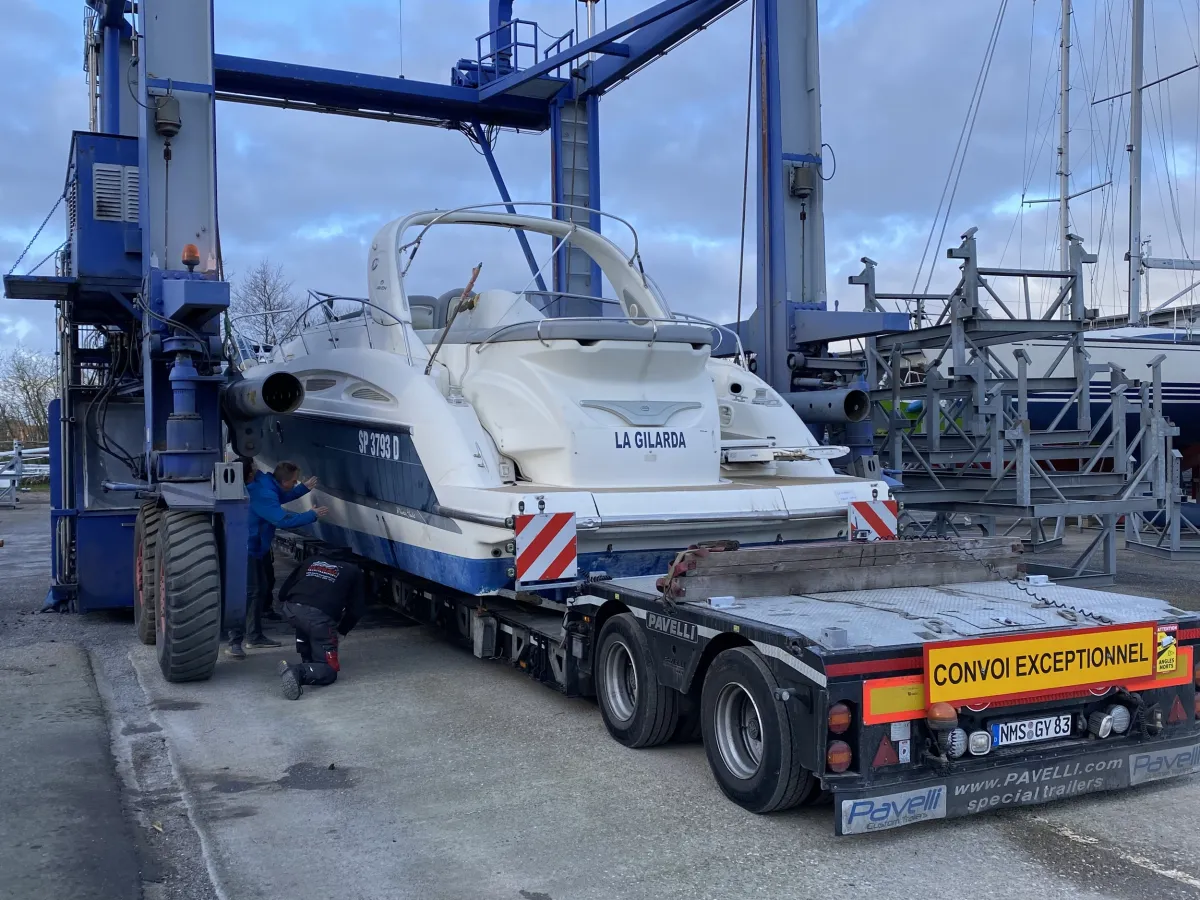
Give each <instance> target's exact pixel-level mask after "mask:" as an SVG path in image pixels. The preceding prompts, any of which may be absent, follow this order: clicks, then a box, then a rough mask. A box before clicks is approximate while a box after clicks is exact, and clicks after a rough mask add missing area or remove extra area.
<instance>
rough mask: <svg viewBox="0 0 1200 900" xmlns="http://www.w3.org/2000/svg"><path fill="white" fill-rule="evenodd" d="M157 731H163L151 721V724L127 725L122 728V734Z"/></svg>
mask: <svg viewBox="0 0 1200 900" xmlns="http://www.w3.org/2000/svg"><path fill="white" fill-rule="evenodd" d="M156 731H162V728H160V727H159V726H158V725H155V724H154V723H153V722H151V723H150V724H149V725H126V726H125V727H124V728H122V729H121V734H122V735H125V736H129V735H131V734H153V733H154V732H156Z"/></svg>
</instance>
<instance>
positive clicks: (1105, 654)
mask: <svg viewBox="0 0 1200 900" xmlns="http://www.w3.org/2000/svg"><path fill="white" fill-rule="evenodd" d="M1020 551H1021V545H1020V543H1019V542H1014V541H1011V540H1008V539H1002V538H975V539H969V540H950V541H947V540H932V541H884V542H877V543H855V542H849V541H836V542H835V541H831V542H821V543H810V544H799V545H776V546H771V547H758V548H751V549H742V548H738V547H737V546H736V545H733V544H730V545H721V544H718V545H715V546H707V547H705V546H701V547H694V548H692V549H690V550H688V551H685V552H683V553H681V554H679V556H678V557H677V558H676V560H675V562H674V564H673V565H672V567H671V570H670V571H669V572H667V573H664V574H663V575H662V576H657V577H653V576H648V577H640V578H621V579H612V580H609V579H606V578H605V577H604V575H603V573H592V574H591V575H590V577H589V579H588V580H587V581H585V582H583V583H581V584H578V585H576V586H573V587H566V588H562V587H560V588H558V589H556V590H554V591H543V592H533V591H520V592H518V591H507V592H504V593H502V594H500V595H496V596H488V597H474V596H466V595H461V596H455V595H453V594H448V593H446V591H445V589H444V588H439V587H437V586H434V585H430V584H425V583H421V582H418V581H415V580H413V579H411V578H407V577H406V576H404V575H402V574H400V573H397V572H395V571H394V570H384V571H380V570H379V569H375V570H374V571H375V573H376V575H377V576H378V577H379V579H380V580H381V587H383V589H384V590H385V591H386V592H387V593H388V596H389V597H390V599H391V601H392V602H394V604H395V605H396V606H397V607H398V608H399V609H400V610H401V611H402V612H404V613H405V614H407V615H408V616H410V617H412V618H414V619H416V620H418V621H421V622H424V623H426V624H432V625H438V626H441V627H443V628H445V629H446V630H447V631H449V632H450V633H451V634H453V635H455V636H457V637H458V638H459V639H461V640H462V641H463V642H464V643H466V644H468V645H469V646H470V647H471V648H472V650H473V652H474V654H475V655H476V656H478V657H480V658H484V659H496V660H501V661H505V662H507V663H509V664H511V665H514V666H517V667H519V668H521V669H522V670H524V671H526V672H527V673H529V674H530V675H532V676H534V677H535V678H537V679H538V680H540V681H543V682H545V683H547V684H550V685H552V686H554V687H556V688H557V689H559V690H561V691H563V692H564V693H566V694H568V695H570V696H583V697H595V698H596V699H597V701H598V704H599V707H600V710H601V714H602V716H603V719H604V723H605V725H606V727H607V728H608V731H609V733H610V734H611V735H612V737H613V738H615V739H616V740H617V741H619V742H620V743H622V744H624V745H626V746H628V747H634V748H638V747H650V746H654V745H657V744H662V743H665V742H667V741H670V740H695V739H696V738H701V739H702V740H703V743H704V747H705V752H706V755H707V757H708V761H709V764H710V767H711V769H712V773H713V775H714V777H715V779H716V781H717V783H718V785H719V786H720V787H721V789H722V791H723V792H724V793H725V794H726V795H727V796H728V797H729V798H730V799H731V800H733V801H734V802H736V803H738V804H739V805H741V806H743V807H744V808H746V809H748V810H750V811H752V812H756V813H767V812H773V811H776V810H783V809H787V808H789V807H793V806H798V805H801V804H805V803H811V802H814V801H816V800H818V799H821V798H824V797H828V796H829V795H832V798H833V802H834V810H835V815H834V828H835V831H836V833H837V834H861V833H866V832H872V831H876V830H881V829H886V828H893V827H896V826H900V825H907V824H911V823H915V822H919V821H922V820H928V819H941V818H951V817H956V816H963V815H969V814H973V813H978V812H984V811H986V810H991V809H998V808H1004V807H1014V806H1022V805H1030V804H1038V803H1044V802H1048V801H1053V800H1057V799H1065V798H1067V797H1073V796H1077V795H1081V794H1085V793H1090V792H1095V791H1101V790H1111V789H1115V788H1123V787H1130V786H1136V785H1139V784H1143V783H1146V782H1150V781H1155V780H1158V779H1161V778H1166V777H1170V776H1175V775H1183V774H1188V773H1191V772H1195V771H1200V727H1198V723H1197V717H1198V716H1200V706H1198V703H1197V689H1196V686H1197V671H1196V668H1195V662H1196V660H1195V658H1194V657H1195V645H1196V643H1197V641H1200V615H1197V614H1196V613H1194V612H1188V611H1184V610H1180V609H1176V608H1174V607H1172V606H1171V605H1170V604H1168V603H1166V602H1164V601H1162V600H1155V599H1150V598H1145V597H1137V596H1132V595H1126V594H1115V593H1107V592H1100V591H1093V590H1084V589H1080V588H1074V587H1067V586H1062V585H1057V584H1051V583H1045V582H1042V583H1036V582H1040V581H1041V579H1038V578H1037V577H1032V578H1029V577H1027V576H1026V575H1025V572H1024V566H1023V564H1022V563H1021V561H1020V560H1021V556H1020ZM364 565H365V566H367V568H368V569H370V567H371V564H370V563H369V562H366V561H364Z"/></svg>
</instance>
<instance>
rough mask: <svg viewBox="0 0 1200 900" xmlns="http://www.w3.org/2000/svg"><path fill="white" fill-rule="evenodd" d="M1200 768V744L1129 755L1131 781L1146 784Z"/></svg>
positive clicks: (1131, 782) (1186, 773)
mask: <svg viewBox="0 0 1200 900" xmlns="http://www.w3.org/2000/svg"><path fill="white" fill-rule="evenodd" d="M1198 770H1200V744H1192V746H1190V747H1177V748H1175V749H1173V750H1158V751H1155V752H1153V753H1135V754H1133V755H1132V756H1131V757H1129V783H1130V784H1144V783H1145V782H1147V781H1157V780H1158V779H1160V778H1170V777H1172V776H1174V775H1188V774H1190V773H1192V772H1195V771H1198Z"/></svg>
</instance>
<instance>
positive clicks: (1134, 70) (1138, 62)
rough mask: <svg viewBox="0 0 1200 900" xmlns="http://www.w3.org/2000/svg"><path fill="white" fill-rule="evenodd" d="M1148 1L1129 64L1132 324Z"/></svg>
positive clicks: (1136, 12) (1138, 309)
mask: <svg viewBox="0 0 1200 900" xmlns="http://www.w3.org/2000/svg"><path fill="white" fill-rule="evenodd" d="M1145 28H1146V0H1133V34H1132V41H1133V46H1132V48H1131V53H1130V61H1129V70H1130V71H1129V324H1130V325H1139V324H1141V321H1142V44H1143V34H1144V32H1145Z"/></svg>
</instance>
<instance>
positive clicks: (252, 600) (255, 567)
mask: <svg viewBox="0 0 1200 900" xmlns="http://www.w3.org/2000/svg"><path fill="white" fill-rule="evenodd" d="M274 583H275V565H274V563H273V562H272V561H271V555H270V554H269V553H268V554H267V555H266V556H265V557H263V558H261V559H260V558H258V557H257V556H254V555H253V554H250V555H248V556H247V558H246V619H245V621H244V622H237V623H235V624H233V625H231V626H230V628H229V643H231V644H240V643H241V642H242V640H243V639H244V638H245V637H246V634H247V633H249V634H250V637H252V638H256V637H262V633H263V625H262V614H263V610H264V609H269V608H270V606H271V586H272V585H273V584H274Z"/></svg>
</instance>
